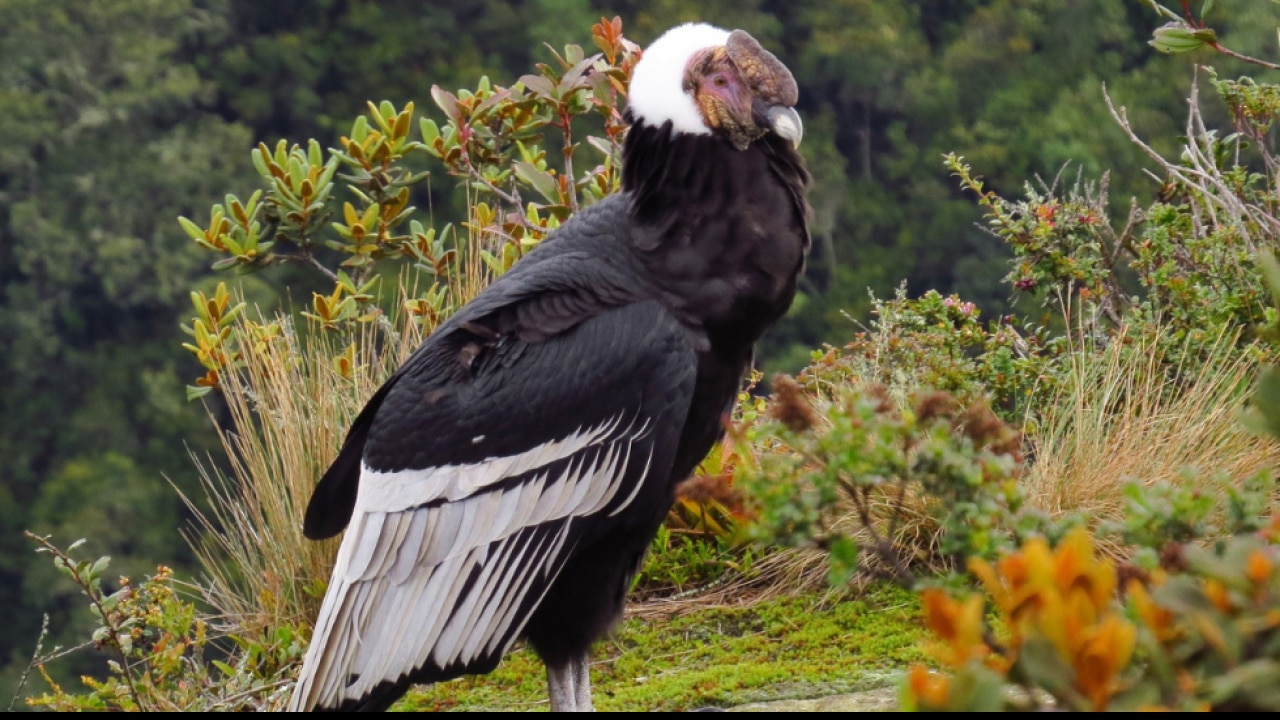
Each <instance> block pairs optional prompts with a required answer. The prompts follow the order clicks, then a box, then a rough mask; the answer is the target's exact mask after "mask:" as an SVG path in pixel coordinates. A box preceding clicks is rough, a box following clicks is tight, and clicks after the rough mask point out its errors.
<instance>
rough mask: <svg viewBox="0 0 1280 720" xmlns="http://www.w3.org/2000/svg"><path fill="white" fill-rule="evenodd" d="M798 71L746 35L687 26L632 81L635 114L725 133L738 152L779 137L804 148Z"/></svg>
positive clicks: (681, 128) (653, 52)
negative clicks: (798, 109)
mask: <svg viewBox="0 0 1280 720" xmlns="http://www.w3.org/2000/svg"><path fill="white" fill-rule="evenodd" d="M798 97H799V92H798V90H797V88H796V81H795V78H794V77H792V75H791V71H790V70H788V69H787V66H785V65H783V64H782V62H781V61H780V60H778V58H777V57H775V56H774V55H773V54H772V53H770V52H769V51H768V50H765V49H764V48H763V47H761V46H760V43H758V42H756V40H755V38H753V37H751V36H750V35H749V34H747V33H746V32H744V31H742V30H734V31H733V32H729V31H727V30H721V29H720V28H717V27H712V26H711V25H706V24H701V23H695V24H688V25H681V26H679V27H676V28H673V29H671V30H669V31H667V33H666V34H664V35H663V36H662V37H660V38H658V39H657V40H655V41H654V42H653V43H652V44H651V45H650V46H649V47H648V48H647V49H646V50H645V52H644V55H643V57H642V58H641V59H640V62H639V63H637V64H636V67H635V70H634V71H633V73H632V76H631V90H630V111H631V114H632V116H633V117H634V118H635V119H636V120H638V121H642V122H644V123H645V124H647V125H651V126H653V127H659V126H661V125H662V124H663V123H665V122H670V123H671V126H672V130H673V131H674V132H677V133H689V134H695V135H696V134H708V133H716V134H721V135H723V136H724V137H726V138H728V140H729V141H730V142H731V143H733V145H734V147H736V148H738V149H739V150H744V149H746V148H747V147H748V146H749V145H750V144H751V143H752V141H754V140H757V139H759V138H761V137H763V136H764V135H765V134H766V133H769V132H772V133H775V134H777V135H779V136H780V137H783V138H785V139H787V140H790V141H791V142H792V143H793V144H795V145H799V144H800V138H801V137H802V136H803V134H804V126H803V125H802V124H801V122H800V116H799V115H798V114H797V113H796V111H795V108H794V106H795V104H796V100H797V99H798Z"/></svg>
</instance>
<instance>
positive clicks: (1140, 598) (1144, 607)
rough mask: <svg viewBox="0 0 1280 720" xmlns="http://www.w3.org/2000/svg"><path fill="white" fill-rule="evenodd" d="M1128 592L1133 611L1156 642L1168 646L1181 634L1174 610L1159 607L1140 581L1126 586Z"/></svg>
mask: <svg viewBox="0 0 1280 720" xmlns="http://www.w3.org/2000/svg"><path fill="white" fill-rule="evenodd" d="M1126 591H1127V592H1128V595H1129V600H1130V602H1131V603H1132V605H1133V609H1134V610H1135V611H1136V612H1137V614H1138V619H1139V620H1141V621H1142V624H1143V625H1146V626H1147V628H1148V629H1149V630H1151V632H1152V634H1154V635H1155V636H1156V640H1158V641H1160V642H1161V643H1166V644H1167V643H1169V642H1171V641H1173V640H1174V639H1176V638H1177V637H1178V636H1179V635H1180V634H1181V631H1180V630H1179V629H1178V626H1177V623H1176V621H1177V619H1178V616H1177V615H1175V614H1174V613H1173V611H1172V610H1170V609H1168V608H1166V607H1163V606H1161V605H1157V604H1156V603H1155V601H1154V600H1152V599H1151V594H1150V593H1148V592H1147V588H1146V586H1145V585H1143V584H1142V583H1141V582H1139V581H1138V580H1131V581H1130V582H1129V584H1128V585H1127V586H1126Z"/></svg>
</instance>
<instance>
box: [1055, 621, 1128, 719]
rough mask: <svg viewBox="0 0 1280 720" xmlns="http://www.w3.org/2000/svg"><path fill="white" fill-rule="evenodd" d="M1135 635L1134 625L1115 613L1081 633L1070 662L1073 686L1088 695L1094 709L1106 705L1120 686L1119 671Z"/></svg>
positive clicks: (1099, 709)
mask: <svg viewBox="0 0 1280 720" xmlns="http://www.w3.org/2000/svg"><path fill="white" fill-rule="evenodd" d="M1137 637H1138V631H1137V629H1136V628H1135V627H1134V626H1133V625H1132V624H1131V623H1129V622H1126V621H1125V620H1123V619H1121V618H1120V617H1118V616H1116V615H1109V616H1107V617H1106V618H1104V619H1103V620H1102V621H1101V622H1099V623H1097V624H1095V625H1093V626H1091V627H1089V628H1087V629H1086V630H1085V631H1084V632H1083V634H1082V636H1081V637H1080V640H1079V643H1078V648H1077V650H1076V652H1075V654H1074V656H1073V657H1071V658H1070V659H1071V665H1072V667H1073V668H1075V671H1076V689H1077V690H1079V691H1080V693H1081V694H1082V695H1084V696H1085V697H1087V698H1089V701H1090V702H1091V703H1093V709H1094V710H1095V711H1101V710H1104V709H1106V707H1107V703H1108V701H1109V700H1110V699H1111V696H1112V694H1114V693H1115V692H1116V690H1118V689H1119V685H1120V682H1119V676H1120V673H1121V672H1122V671H1123V670H1124V669H1125V667H1127V666H1128V664H1129V659H1130V658H1131V657H1132V656H1133V648H1134V645H1135V643H1136V642H1137Z"/></svg>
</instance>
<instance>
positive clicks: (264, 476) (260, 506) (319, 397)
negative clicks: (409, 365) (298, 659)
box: [187, 321, 420, 633]
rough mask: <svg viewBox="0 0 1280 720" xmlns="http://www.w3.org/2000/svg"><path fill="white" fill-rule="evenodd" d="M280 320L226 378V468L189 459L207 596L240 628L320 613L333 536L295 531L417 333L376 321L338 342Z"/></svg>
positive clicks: (301, 620)
mask: <svg viewBox="0 0 1280 720" xmlns="http://www.w3.org/2000/svg"><path fill="white" fill-rule="evenodd" d="M283 327H284V331H283V332H282V333H281V334H280V336H279V337H278V338H277V339H276V340H275V341H273V343H272V344H270V345H269V346H267V347H265V348H260V349H259V350H257V351H253V352H247V353H246V354H245V358H244V360H245V362H244V366H243V367H242V368H241V371H240V372H239V373H229V374H227V376H226V377H224V378H223V380H222V381H223V385H224V392H223V393H222V397H223V400H224V401H225V404H226V409H225V410H226V413H227V415H228V417H229V420H230V422H229V423H227V424H226V425H224V426H220V427H219V430H218V432H219V436H220V439H221V441H222V445H223V448H224V449H225V451H226V454H227V458H228V459H229V461H230V464H231V474H230V476H229V477H228V476H226V475H224V474H223V473H222V472H220V471H219V470H218V469H217V468H216V466H215V465H214V464H213V463H212V462H207V461H201V459H199V458H196V463H197V466H198V467H199V469H200V473H201V479H202V482H203V485H204V489H205V492H206V493H207V496H208V501H209V502H208V503H207V504H208V506H209V507H210V508H211V510H210V511H209V513H208V514H204V513H201V512H200V511H199V510H198V509H197V507H196V505H195V504H193V503H191V502H190V501H188V502H187V504H188V507H190V508H191V509H192V510H193V511H195V513H196V516H197V520H196V523H195V528H194V531H192V532H189V533H187V539H188V541H189V542H190V543H191V545H192V547H193V548H194V550H195V551H196V553H197V556H198V557H199V559H200V562H201V565H202V566H203V567H204V574H205V577H204V580H203V582H202V583H201V585H202V589H203V591H204V595H205V599H206V600H207V601H208V602H209V604H210V605H211V606H212V607H213V608H214V609H215V611H216V612H217V613H218V614H219V615H220V616H221V617H222V619H223V621H224V623H225V624H226V625H227V629H228V630H234V631H235V632H237V633H254V632H257V631H261V630H266V629H268V628H274V627H279V626H281V625H292V626H295V627H301V626H307V625H309V624H310V619H311V618H312V617H314V616H315V613H316V612H317V611H318V609H319V603H320V600H321V598H322V597H323V591H324V587H325V583H326V582H327V580H328V577H329V573H330V570H331V569H332V565H333V556H334V554H335V552H336V547H337V540H336V539H334V540H329V541H325V542H318V543H317V542H311V541H309V540H307V539H305V538H304V537H303V536H302V516H303V514H304V511H305V509H306V506H307V502H308V500H310V498H311V492H312V490H313V489H314V487H315V484H316V482H317V481H318V480H319V478H320V476H321V475H322V474H323V473H324V471H325V469H326V468H327V467H328V465H329V463H330V462H332V460H333V458H334V457H336V456H337V453H338V450H339V449H340V448H341V445H342V441H343V439H344V437H345V436H346V432H347V428H348V427H349V426H350V423H351V421H352V420H353V419H354V418H355V416H356V415H357V414H358V413H359V411H360V408H361V407H362V406H363V403H364V401H365V399H366V398H368V397H369V396H370V395H372V394H373V392H374V391H375V390H376V389H377V388H378V386H379V385H380V384H381V383H382V381H383V380H384V379H385V378H386V377H387V375H388V374H389V373H390V372H391V370H392V369H393V368H394V367H395V366H396V365H398V364H399V363H400V362H401V361H402V360H403V359H404V358H405V357H407V356H408V354H409V353H410V352H412V349H413V348H414V347H415V346H416V345H417V343H418V340H419V339H420V338H419V336H418V333H416V332H414V331H413V326H412V325H411V324H410V325H408V326H406V328H405V329H404V330H403V331H401V332H400V333H398V335H397V336H393V340H392V342H387V341H386V340H385V338H384V336H383V335H382V334H380V331H379V329H378V328H377V327H376V326H375V325H374V324H372V323H370V324H368V325H366V326H364V327H363V328H362V330H361V331H360V332H359V333H358V335H357V336H356V337H354V338H345V337H344V338H343V339H339V338H338V337H337V336H335V335H333V334H330V333H326V332H321V331H316V332H310V333H308V332H304V331H302V330H298V329H297V328H295V327H294V326H293V325H292V324H291V323H289V322H287V321H285V322H284V324H283ZM347 341H349V342H350V345H348V346H347V347H345V348H344V347H342V346H341V345H342V343H343V342H347ZM343 358H346V359H350V358H355V359H357V361H356V362H352V363H349V364H343V363H341V362H340V359H343ZM360 359H363V360H362V361H361V360H360Z"/></svg>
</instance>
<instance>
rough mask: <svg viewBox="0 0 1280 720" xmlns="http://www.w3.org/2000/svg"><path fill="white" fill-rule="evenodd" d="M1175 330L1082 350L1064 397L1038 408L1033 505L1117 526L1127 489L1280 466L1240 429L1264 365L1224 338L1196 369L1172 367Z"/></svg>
mask: <svg viewBox="0 0 1280 720" xmlns="http://www.w3.org/2000/svg"><path fill="white" fill-rule="evenodd" d="M1168 332H1170V331H1168V330H1167V329H1164V328H1160V327H1153V328H1150V329H1149V332H1148V333H1145V334H1139V333H1123V332H1122V333H1119V334H1117V335H1116V336H1115V338H1114V339H1112V340H1111V341H1110V342H1109V344H1108V345H1107V346H1106V347H1103V348H1098V349H1095V350H1092V351H1091V350H1089V349H1087V348H1074V349H1073V351H1072V352H1071V353H1069V355H1068V357H1067V360H1066V368H1067V370H1066V373H1065V376H1064V378H1063V379H1062V382H1061V385H1060V386H1059V388H1058V390H1057V392H1056V396H1055V397H1053V398H1050V399H1049V401H1048V402H1045V403H1041V404H1040V405H1039V407H1038V408H1037V412H1038V417H1037V419H1036V420H1035V421H1033V422H1028V423H1027V426H1026V428H1025V431H1026V439H1027V441H1028V445H1029V448H1030V452H1031V462H1030V463H1029V464H1028V467H1027V469H1026V473H1025V475H1024V480H1023V481H1024V483H1025V488H1026V492H1027V495H1028V502H1029V503H1031V504H1032V505H1033V506H1035V507H1038V508H1040V509H1043V510H1045V511H1047V512H1049V513H1051V514H1053V515H1060V514H1064V513H1068V512H1084V513H1087V514H1088V515H1089V516H1091V517H1093V518H1096V519H1098V520H1118V519H1120V518H1121V514H1122V513H1123V512H1124V496H1123V488H1124V486H1125V484H1126V483H1129V482H1132V481H1137V482H1141V483H1144V484H1148V485H1149V484H1152V483H1157V482H1158V483H1167V484H1170V485H1175V486H1178V485H1181V486H1185V485H1186V484H1187V483H1197V484H1201V485H1203V486H1204V488H1203V489H1204V490H1205V491H1206V492H1212V491H1213V487H1212V483H1213V482H1215V480H1213V478H1232V479H1235V480H1237V481H1239V480H1242V479H1244V478H1247V477H1251V476H1253V475H1254V474H1256V473H1257V472H1258V471H1259V470H1261V469H1263V468H1264V467H1267V466H1271V465H1274V464H1275V462H1276V461H1277V459H1280V454H1278V453H1277V448H1276V447H1275V443H1274V442H1272V441H1269V440H1265V439H1261V438H1258V437H1256V436H1254V435H1252V434H1250V433H1249V432H1248V431H1247V430H1245V428H1244V427H1243V426H1242V425H1241V423H1240V410H1241V408H1242V407H1243V405H1244V403H1245V401H1246V399H1247V397H1248V395H1249V392H1250V390H1251V389H1252V384H1253V381H1254V379H1255V378H1256V377H1257V373H1258V370H1259V365H1258V363H1257V361H1256V360H1253V359H1252V356H1251V355H1250V354H1249V353H1248V352H1243V351H1241V350H1240V348H1239V346H1238V344H1237V342H1236V338H1235V337H1233V336H1229V335H1223V336H1220V337H1218V338H1216V339H1215V340H1213V341H1211V342H1208V343H1206V344H1205V345H1204V346H1203V348H1202V349H1201V352H1199V353H1189V352H1182V353H1179V355H1180V356H1181V357H1184V358H1186V357H1192V356H1193V355H1197V354H1198V355H1199V356H1200V357H1198V358H1196V359H1195V360H1194V361H1182V362H1177V363H1172V364H1171V363H1170V361H1169V359H1168V354H1167V353H1166V352H1165V351H1164V350H1162V348H1168V347H1170V343H1169V341H1168V338H1164V337H1161V334H1162V333H1168Z"/></svg>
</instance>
